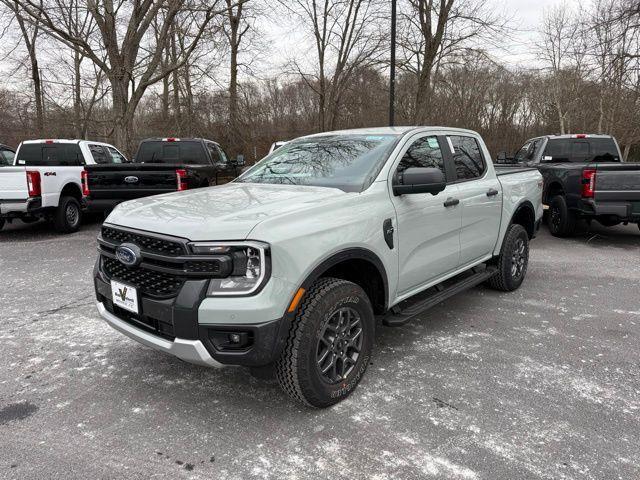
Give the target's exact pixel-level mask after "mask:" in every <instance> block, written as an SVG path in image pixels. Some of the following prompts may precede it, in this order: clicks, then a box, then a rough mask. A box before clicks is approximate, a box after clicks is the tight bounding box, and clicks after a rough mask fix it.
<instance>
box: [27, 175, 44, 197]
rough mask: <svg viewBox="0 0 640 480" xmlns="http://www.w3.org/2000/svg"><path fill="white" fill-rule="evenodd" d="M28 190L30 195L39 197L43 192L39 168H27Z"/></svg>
mask: <svg viewBox="0 0 640 480" xmlns="http://www.w3.org/2000/svg"><path fill="white" fill-rule="evenodd" d="M27 190H28V191H29V196H30V197H38V196H40V195H41V194H42V187H41V185H40V172H38V171H37V170H27Z"/></svg>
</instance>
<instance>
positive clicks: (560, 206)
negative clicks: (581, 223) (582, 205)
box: [547, 195, 576, 237]
mask: <svg viewBox="0 0 640 480" xmlns="http://www.w3.org/2000/svg"><path fill="white" fill-rule="evenodd" d="M547 225H548V227H549V231H550V232H551V235H553V236H554V237H568V236H571V235H573V233H574V232H575V230H576V216H575V214H574V213H573V212H572V211H570V210H569V207H567V201H566V200H565V198H564V197H563V196H562V195H556V196H555V197H553V198H552V199H551V202H550V203H549V215H548V216H547Z"/></svg>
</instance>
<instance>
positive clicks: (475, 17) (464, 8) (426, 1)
mask: <svg viewBox="0 0 640 480" xmlns="http://www.w3.org/2000/svg"><path fill="white" fill-rule="evenodd" d="M402 11H403V12H404V13H401V15H400V29H399V30H400V35H399V36H400V39H399V46H400V49H401V54H402V56H403V57H404V58H403V59H402V60H401V62H400V68H402V69H403V70H405V71H407V72H410V73H411V74H413V75H415V77H416V92H415V102H414V106H413V115H412V121H413V123H415V124H423V123H425V122H427V121H428V120H429V112H430V111H431V108H430V102H431V99H432V96H433V88H434V85H433V80H434V78H435V76H436V75H437V74H438V71H439V68H440V67H441V66H442V65H444V64H445V63H447V62H454V61H456V58H459V57H460V55H461V54H463V53H465V52H469V51H471V50H475V49H476V47H475V46H474V45H476V44H477V43H478V42H480V41H482V42H485V43H487V42H490V41H491V36H492V35H494V36H495V35H496V34H498V33H500V32H501V31H502V28H503V25H504V23H503V22H504V20H503V19H501V18H500V17H499V16H498V15H496V14H494V13H493V12H492V11H490V10H488V9H487V8H486V2H485V1H483V0H439V1H438V0H407V1H406V2H405V4H404V8H403V10H402Z"/></svg>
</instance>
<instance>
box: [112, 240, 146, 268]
mask: <svg viewBox="0 0 640 480" xmlns="http://www.w3.org/2000/svg"><path fill="white" fill-rule="evenodd" d="M116 258H117V259H118V261H119V262H120V263H122V264H123V265H126V266H127V267H135V266H136V265H139V264H140V262H141V261H142V255H141V254H140V249H139V248H138V246H137V245H133V244H132V243H123V244H122V245H120V246H119V247H116Z"/></svg>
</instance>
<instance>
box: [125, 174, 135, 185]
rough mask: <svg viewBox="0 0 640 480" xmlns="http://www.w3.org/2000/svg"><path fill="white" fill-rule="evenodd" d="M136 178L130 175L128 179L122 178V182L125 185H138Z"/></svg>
mask: <svg viewBox="0 0 640 480" xmlns="http://www.w3.org/2000/svg"><path fill="white" fill-rule="evenodd" d="M138 180H139V179H138V177H135V176H133V175H130V176H128V177H124V181H125V183H138Z"/></svg>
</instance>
